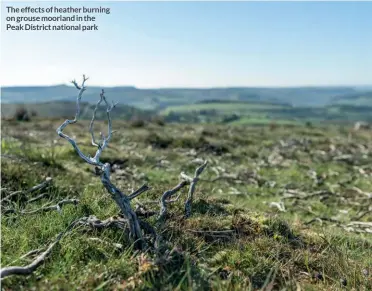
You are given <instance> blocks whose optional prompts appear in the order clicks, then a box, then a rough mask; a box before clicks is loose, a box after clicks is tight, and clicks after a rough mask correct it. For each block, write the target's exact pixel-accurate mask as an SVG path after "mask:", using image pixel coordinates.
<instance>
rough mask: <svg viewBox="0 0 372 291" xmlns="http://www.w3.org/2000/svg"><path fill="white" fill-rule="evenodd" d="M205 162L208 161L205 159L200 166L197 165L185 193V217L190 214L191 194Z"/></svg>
mask: <svg viewBox="0 0 372 291" xmlns="http://www.w3.org/2000/svg"><path fill="white" fill-rule="evenodd" d="M207 164H208V162H207V161H205V162H204V164H203V165H201V166H200V167H198V168H197V169H196V170H195V174H194V178H193V179H192V181H191V185H190V188H189V193H188V195H187V200H186V203H185V216H186V217H189V216H190V215H191V204H192V200H193V196H194V192H195V187H196V183H197V182H198V180H199V176H200V174H201V173H202V172H203V171H204V169H205V167H206V166H207Z"/></svg>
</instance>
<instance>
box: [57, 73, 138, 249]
mask: <svg viewBox="0 0 372 291" xmlns="http://www.w3.org/2000/svg"><path fill="white" fill-rule="evenodd" d="M86 80H87V78H85V76H83V82H82V85H81V86H79V85H77V83H76V81H73V82H72V83H73V84H74V85H75V87H76V88H77V89H78V90H79V94H78V96H77V100H76V114H75V118H74V119H73V120H66V121H65V122H64V123H63V124H62V125H61V126H60V127H58V129H57V133H58V135H59V136H60V137H62V138H64V139H66V140H68V141H69V142H70V144H71V145H72V146H73V148H74V149H75V151H76V152H77V154H78V155H79V157H80V158H82V159H83V160H84V161H85V162H87V163H88V164H90V165H93V166H96V167H97V168H98V169H99V173H100V175H101V181H102V184H103V186H104V187H105V188H106V190H107V191H108V192H109V193H110V194H111V197H112V199H113V200H114V201H115V202H116V204H117V205H118V206H119V208H120V210H121V212H122V213H123V215H124V216H125V217H126V218H127V219H128V221H129V227H130V234H131V237H132V239H133V240H134V241H136V242H138V244H137V245H138V247H139V248H140V249H143V248H144V247H145V242H144V240H143V239H142V232H141V228H140V223H139V220H138V218H137V215H136V214H135V212H134V211H133V210H132V208H131V205H130V200H131V199H133V198H134V197H136V196H138V195H139V194H141V193H143V192H144V191H145V190H144V187H141V188H140V189H139V190H138V191H136V192H135V193H134V194H133V195H131V196H127V195H125V194H124V193H122V192H121V191H120V190H119V189H118V188H117V187H116V186H115V185H113V184H112V182H111V180H110V172H111V169H110V164H109V163H105V164H104V163H102V162H101V161H100V157H101V154H102V151H103V150H104V149H105V148H106V147H107V145H108V143H109V141H110V139H111V136H112V133H113V130H112V121H111V115H110V112H111V110H112V109H113V108H115V106H116V104H115V103H112V105H110V104H109V103H108V101H107V99H106V97H105V92H104V91H103V90H102V92H101V94H100V100H99V102H98V103H97V104H96V107H95V110H94V112H93V117H92V120H91V123H90V128H89V131H90V133H91V136H92V144H93V145H94V146H96V147H97V148H98V149H97V151H96V154H95V155H94V157H90V156H86V155H84V154H83V153H82V151H81V150H80V148H79V147H78V145H77V143H76V141H75V140H74V139H72V138H71V137H69V136H68V135H66V134H64V133H63V130H64V128H65V127H66V126H67V125H69V124H73V123H76V122H77V120H78V118H79V115H80V100H81V97H82V95H83V92H84V91H85V90H86V87H85V86H84V84H85V81H86ZM102 101H104V103H105V104H106V114H107V121H108V133H107V137H105V136H104V134H103V133H100V135H101V138H102V140H101V142H100V143H99V144H98V143H97V142H96V140H95V138H94V134H93V125H94V121H95V117H96V111H97V108H98V106H99V104H100V103H101V102H102Z"/></svg>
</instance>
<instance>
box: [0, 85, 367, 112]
mask: <svg viewBox="0 0 372 291" xmlns="http://www.w3.org/2000/svg"><path fill="white" fill-rule="evenodd" d="M366 88H367V89H368V87H366ZM101 89H102V87H95V86H92V87H89V86H88V87H87V91H86V92H85V93H84V97H83V98H84V101H85V102H89V103H92V102H96V101H97V100H98V98H99V93H100V92H101ZM104 89H105V91H106V95H107V96H108V98H109V99H110V100H114V101H118V102H120V103H121V104H127V105H130V106H134V107H138V108H141V109H164V108H166V107H169V106H176V105H185V104H193V103H197V102H200V101H206V100H230V101H250V102H270V103H277V104H291V105H293V106H324V105H327V104H330V102H331V101H332V100H334V98H338V97H341V96H346V95H352V94H357V93H358V94H362V93H363V92H365V90H366V89H363V88H356V87H293V88H259V87H234V88H209V89H208V88H207V89H197V88H196V89H193V88H175V89H172V88H165V89H138V88H135V87H130V86H127V87H124V86H121V87H105V88H104ZM369 90H370V89H369ZM76 93H77V90H76V89H75V88H74V87H72V86H67V85H57V86H37V87H3V88H2V89H1V102H2V103H20V102H21V103H35V102H51V101H56V100H59V101H74V100H75V98H76Z"/></svg>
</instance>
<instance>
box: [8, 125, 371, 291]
mask: <svg viewBox="0 0 372 291" xmlns="http://www.w3.org/2000/svg"><path fill="white" fill-rule="evenodd" d="M61 122H63V121H62V120H61V121H52V120H50V121H48V120H39V121H33V122H29V123H26V122H25V123H18V122H10V121H7V122H5V121H4V122H2V141H1V147H2V160H1V166H2V169H1V174H2V185H1V187H2V190H3V191H2V198H4V197H6V196H8V195H10V194H11V193H12V192H14V191H17V190H27V189H29V188H31V187H32V186H34V185H36V184H38V183H40V182H42V181H43V180H44V179H45V178H46V177H52V178H53V183H52V186H51V187H49V188H48V189H47V190H44V191H43V192H45V196H44V197H43V198H42V199H40V200H37V201H36V202H27V201H28V200H29V199H31V198H35V197H37V196H38V195H40V194H42V193H41V192H34V193H32V194H29V195H23V196H22V195H15V196H14V199H12V203H8V204H6V205H2V219H1V232H2V235H1V247H2V248H1V264H2V267H4V266H10V265H22V266H23V265H26V264H28V263H29V262H30V261H31V260H32V257H27V258H25V259H20V258H21V256H22V255H24V254H26V253H27V252H29V251H31V250H34V249H38V248H45V247H46V246H47V245H48V244H49V243H51V242H52V241H53V240H54V239H55V238H56V236H57V234H58V233H60V232H61V231H63V230H64V229H65V228H66V227H67V226H68V225H69V224H70V223H71V222H72V221H74V220H75V219H77V218H80V217H83V216H88V215H95V216H96V217H98V218H100V219H102V220H103V219H107V218H109V217H112V216H116V215H117V214H118V208H117V206H116V204H115V203H114V202H113V201H112V200H111V198H110V197H109V195H108V194H107V193H106V191H105V189H104V188H103V186H102V185H101V183H100V179H99V177H97V176H96V175H94V168H92V167H91V166H89V165H87V164H85V163H83V162H82V160H80V159H79V158H78V157H77V156H76V154H75V152H74V151H73V150H72V147H71V146H70V145H69V144H68V142H67V141H66V140H63V139H60V138H59V137H58V136H57V134H56V132H55V129H56V128H57V127H58V126H59V125H60V123H61ZM88 126H89V124H88V123H87V122H79V123H78V124H76V125H72V126H70V127H68V128H67V130H66V133H68V134H70V135H71V136H75V137H76V138H77V140H78V142H79V145H80V146H81V148H82V149H83V150H84V152H85V153H90V154H91V155H93V153H94V148H93V147H92V146H90V140H89V134H88ZM100 126H101V129H100V128H97V130H96V131H97V132H99V131H100V130H102V131H104V124H103V122H102V123H101V124H100ZM97 127H98V125H97ZM114 130H117V132H115V133H114V136H113V140H112V142H111V144H110V146H109V148H108V149H107V150H106V151H105V152H104V154H103V156H102V160H104V161H107V162H110V163H111V164H113V165H115V166H114V167H115V171H114V172H113V174H112V181H113V182H114V183H115V184H116V186H118V187H119V188H120V189H122V191H123V192H125V193H128V192H131V191H132V190H134V189H135V188H137V187H139V186H140V185H142V184H143V183H145V182H146V183H148V184H149V185H150V186H151V190H150V191H148V192H146V193H145V194H143V195H141V196H140V197H139V198H138V201H133V207H134V206H135V204H136V203H142V204H144V205H146V206H147V207H148V208H150V209H153V210H156V211H158V210H159V207H158V204H151V203H147V202H149V201H153V200H155V199H159V198H160V196H161V194H162V193H163V192H164V191H166V190H168V189H171V188H173V187H174V186H175V185H176V184H177V183H178V181H179V174H180V172H182V171H184V172H186V173H189V174H190V175H191V174H193V172H194V170H195V168H196V167H197V166H198V159H207V160H208V161H209V165H208V167H207V168H206V170H205V171H204V172H203V174H202V176H201V181H199V183H198V184H197V187H196V192H195V201H194V203H193V212H192V216H191V217H190V218H189V219H184V218H183V202H184V200H185V196H186V194H187V193H186V189H184V190H183V192H182V193H183V194H182V195H183V196H181V199H180V200H179V201H178V202H176V203H174V204H171V206H170V209H169V214H170V217H169V218H168V220H167V222H166V225H165V226H164V228H163V235H164V237H165V238H166V240H167V241H168V246H167V248H168V252H167V251H166V250H165V251H164V250H163V251H162V252H161V253H159V254H158V255H154V254H150V253H145V254H143V253H142V254H140V253H137V252H135V251H133V248H132V246H131V244H130V243H129V241H128V239H127V237H126V235H125V234H124V233H123V232H122V231H118V230H115V229H105V230H103V231H96V230H94V231H93V230H89V229H87V228H80V229H79V228H77V229H74V230H73V231H72V232H71V233H69V234H67V235H66V236H65V237H64V238H63V239H62V240H61V241H60V243H59V244H58V246H57V248H56V249H54V250H53V252H52V253H51V255H50V256H49V257H48V259H47V260H46V262H45V263H43V264H42V265H41V266H40V267H39V268H38V269H37V270H36V271H35V272H34V273H33V274H32V275H30V276H23V277H22V276H13V277H8V278H5V279H4V280H3V281H2V288H3V289H4V290H130V289H136V290H150V289H151V290H257V289H260V288H262V289H263V290H283V289H286V290H341V289H345V290H371V289H372V275H371V273H372V234H371V233H368V231H369V232H372V227H371V226H368V222H369V223H371V222H372V214H371V211H372V206H371V201H372V195H371V194H370V192H372V191H371V190H372V179H371V174H372V134H371V132H369V131H359V132H356V133H350V132H349V130H348V129H344V128H338V127H323V128H320V127H316V128H310V127H305V126H264V127H247V126H229V127H228V126H212V125H204V126H202V125H166V126H160V125H156V124H146V125H145V126H143V127H133V126H130V125H129V124H127V123H123V122H117V121H115V122H114ZM4 188H5V189H4ZM65 198H76V199H79V203H78V204H77V205H65V206H64V207H63V208H62V209H61V211H50V212H45V213H37V214H24V215H21V214H17V213H19V211H21V210H23V211H29V210H33V209H37V208H40V207H42V206H45V205H53V204H56V203H57V202H58V201H61V200H62V199H65ZM10 209H13V210H14V211H15V213H14V211H13V213H11V212H10V211H9V210H10ZM314 219H315V220H314ZM154 220H155V218H154V217H151V218H148V219H147V221H148V222H149V223H151V224H153V222H154ZM352 221H360V222H364V224H359V225H358V224H355V223H354V224H352V223H351V222H352ZM97 238H98V239H97ZM114 243H116V244H120V245H114Z"/></svg>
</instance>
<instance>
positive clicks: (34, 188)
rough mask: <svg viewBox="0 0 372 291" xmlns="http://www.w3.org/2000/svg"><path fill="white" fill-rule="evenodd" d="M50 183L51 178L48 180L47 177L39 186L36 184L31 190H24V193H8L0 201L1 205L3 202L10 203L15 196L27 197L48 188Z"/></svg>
mask: <svg viewBox="0 0 372 291" xmlns="http://www.w3.org/2000/svg"><path fill="white" fill-rule="evenodd" d="M51 182H52V178H50V177H47V178H46V179H45V181H43V182H41V183H40V184H38V185H35V186H33V187H32V188H30V189H28V190H26V191H22V190H21V191H15V192H13V193H10V194H9V195H7V196H6V197H4V198H3V199H1V203H2V202H3V201H10V199H11V198H13V197H15V196H17V195H20V194H21V195H27V194H30V193H33V192H35V191H37V190H41V189H44V188H46V187H47V186H49V185H50V184H51Z"/></svg>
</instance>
